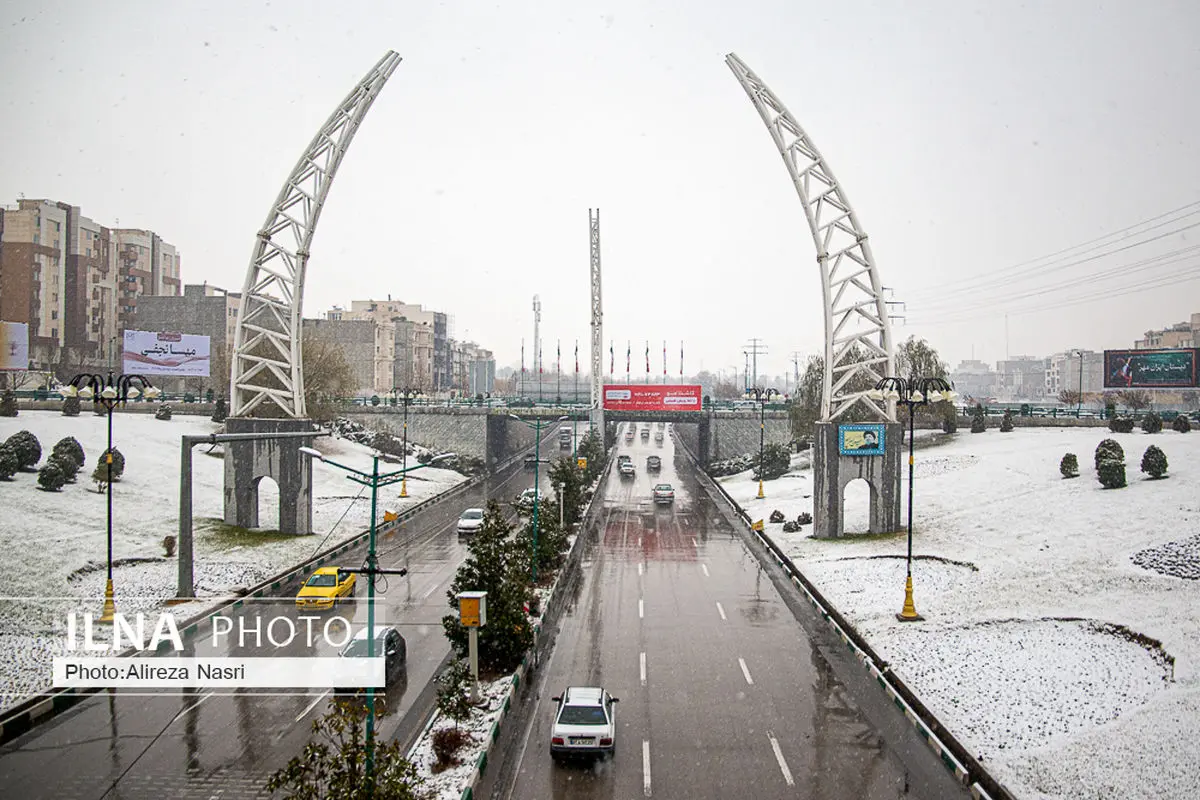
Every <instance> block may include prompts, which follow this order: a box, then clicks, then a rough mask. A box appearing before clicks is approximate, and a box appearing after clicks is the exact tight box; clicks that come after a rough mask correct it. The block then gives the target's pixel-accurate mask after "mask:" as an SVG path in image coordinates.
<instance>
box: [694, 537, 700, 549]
mask: <svg viewBox="0 0 1200 800" xmlns="http://www.w3.org/2000/svg"><path fill="white" fill-rule="evenodd" d="M699 546H700V545H698V544H696V537H695V536H693V537H692V547H699Z"/></svg>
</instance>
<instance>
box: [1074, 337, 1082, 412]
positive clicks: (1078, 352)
mask: <svg viewBox="0 0 1200 800" xmlns="http://www.w3.org/2000/svg"><path fill="white" fill-rule="evenodd" d="M1075 355H1077V356H1079V397H1078V398H1077V399H1078V401H1079V405H1078V406H1076V407H1075V419H1079V418H1080V417H1082V416H1083V351H1082V350H1076V351H1075Z"/></svg>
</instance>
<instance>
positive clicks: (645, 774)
mask: <svg viewBox="0 0 1200 800" xmlns="http://www.w3.org/2000/svg"><path fill="white" fill-rule="evenodd" d="M642 791H643V792H644V793H645V795H646V797H649V796H650V740H649V739H642Z"/></svg>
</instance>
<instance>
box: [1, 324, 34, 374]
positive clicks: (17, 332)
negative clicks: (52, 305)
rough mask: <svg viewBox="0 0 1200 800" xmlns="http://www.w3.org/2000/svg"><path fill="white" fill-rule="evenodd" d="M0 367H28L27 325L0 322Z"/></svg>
mask: <svg viewBox="0 0 1200 800" xmlns="http://www.w3.org/2000/svg"><path fill="white" fill-rule="evenodd" d="M0 369H29V325H27V324H26V323H24V322H0Z"/></svg>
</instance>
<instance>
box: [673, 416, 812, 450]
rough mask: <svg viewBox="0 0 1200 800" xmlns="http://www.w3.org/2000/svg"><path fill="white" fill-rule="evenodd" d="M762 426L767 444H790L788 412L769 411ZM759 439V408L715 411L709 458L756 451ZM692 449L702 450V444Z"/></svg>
mask: <svg viewBox="0 0 1200 800" xmlns="http://www.w3.org/2000/svg"><path fill="white" fill-rule="evenodd" d="M763 428H764V429H765V434H766V435H765V437H764V438H765V442H766V444H787V443H788V442H790V441H792V429H791V426H790V425H789V423H788V419H787V415H786V414H782V413H779V412H771V413H769V414H767V416H766V419H765V420H764V421H763ZM758 440H759V415H758V414H757V413H756V412H752V411H744V412H742V411H733V412H721V413H717V414H713V415H712V422H711V423H710V426H709V450H708V457H709V460H710V461H720V460H721V459H724V458H732V457H733V456H740V455H742V454H743V453H757V452H758ZM692 452H699V448H697V449H694V450H693V451H692Z"/></svg>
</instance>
